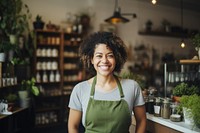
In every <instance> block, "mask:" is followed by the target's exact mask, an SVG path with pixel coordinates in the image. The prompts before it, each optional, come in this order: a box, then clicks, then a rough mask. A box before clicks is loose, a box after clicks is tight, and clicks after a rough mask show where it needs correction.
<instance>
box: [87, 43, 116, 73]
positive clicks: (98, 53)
mask: <svg viewBox="0 0 200 133" xmlns="http://www.w3.org/2000/svg"><path fill="white" fill-rule="evenodd" d="M91 62H92V64H93V66H94V68H95V70H96V72H97V74H100V75H102V76H108V75H110V74H113V70H114V68H115V65H116V61H115V57H114V54H113V51H112V50H111V49H110V48H109V47H107V46H106V45H105V44H98V45H96V48H95V51H94V55H93V58H92V60H91Z"/></svg>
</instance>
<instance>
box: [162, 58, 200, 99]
mask: <svg viewBox="0 0 200 133" xmlns="http://www.w3.org/2000/svg"><path fill="white" fill-rule="evenodd" d="M180 82H187V83H188V84H193V85H196V86H200V84H199V82H200V60H180V61H179V62H177V63H165V64H164V95H165V97H166V96H169V94H170V90H171V89H172V88H173V87H174V86H175V85H177V84H178V83H180Z"/></svg>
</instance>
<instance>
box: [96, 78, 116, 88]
mask: <svg viewBox="0 0 200 133" xmlns="http://www.w3.org/2000/svg"><path fill="white" fill-rule="evenodd" d="M116 86H117V83H116V80H115V77H114V75H109V76H106V77H105V76H101V75H97V80H96V86H95V87H96V88H97V89H102V90H104V91H110V90H112V89H114V88H116Z"/></svg>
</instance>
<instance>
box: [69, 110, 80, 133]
mask: <svg viewBox="0 0 200 133" xmlns="http://www.w3.org/2000/svg"><path fill="white" fill-rule="evenodd" d="M81 116H82V112H81V111H78V110H74V109H70V111H69V119H68V133H78V131H79V124H80V121H81Z"/></svg>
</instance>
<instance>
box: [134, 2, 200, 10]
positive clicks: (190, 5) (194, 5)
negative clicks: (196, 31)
mask: <svg viewBox="0 0 200 133" xmlns="http://www.w3.org/2000/svg"><path fill="white" fill-rule="evenodd" d="M138 1H142V2H151V0H138ZM157 4H158V5H165V6H170V7H175V8H180V7H181V0H157ZM183 8H184V9H187V10H190V11H195V12H200V0H183Z"/></svg>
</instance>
